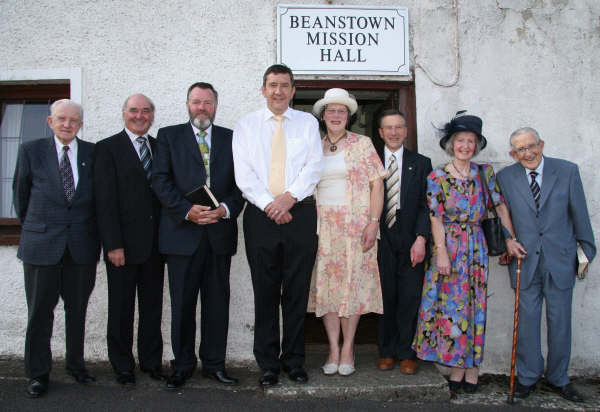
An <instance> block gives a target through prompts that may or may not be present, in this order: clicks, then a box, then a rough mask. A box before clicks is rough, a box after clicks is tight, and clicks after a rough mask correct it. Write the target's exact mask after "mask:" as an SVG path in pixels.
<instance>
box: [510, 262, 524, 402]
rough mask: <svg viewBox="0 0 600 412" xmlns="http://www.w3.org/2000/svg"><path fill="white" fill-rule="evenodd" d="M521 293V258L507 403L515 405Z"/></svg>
mask: <svg viewBox="0 0 600 412" xmlns="http://www.w3.org/2000/svg"><path fill="white" fill-rule="evenodd" d="M520 291H521V258H518V259H517V288H516V289H515V320H514V324H513V344H512V358H511V360H510V394H509V395H508V400H507V402H508V403H510V404H514V403H515V360H516V358H517V337H518V335H519V293H520Z"/></svg>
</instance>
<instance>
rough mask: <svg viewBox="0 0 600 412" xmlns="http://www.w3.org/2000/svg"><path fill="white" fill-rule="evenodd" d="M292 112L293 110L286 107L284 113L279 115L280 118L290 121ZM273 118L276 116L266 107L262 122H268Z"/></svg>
mask: <svg viewBox="0 0 600 412" xmlns="http://www.w3.org/2000/svg"><path fill="white" fill-rule="evenodd" d="M292 111H293V109H292V108H291V107H288V108H287V109H286V110H285V112H283V114H281V116H283V117H284V118H286V119H291V118H292ZM273 116H277V115H276V114H275V113H273V112H272V111H271V110H270V109H269V108H268V107H266V106H265V112H264V120H270V119H272V118H273Z"/></svg>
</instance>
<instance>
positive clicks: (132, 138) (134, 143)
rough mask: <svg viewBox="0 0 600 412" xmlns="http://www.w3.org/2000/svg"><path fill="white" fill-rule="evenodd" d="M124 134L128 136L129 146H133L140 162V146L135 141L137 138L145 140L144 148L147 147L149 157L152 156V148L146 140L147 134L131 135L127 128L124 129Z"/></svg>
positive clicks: (148, 140)
mask: <svg viewBox="0 0 600 412" xmlns="http://www.w3.org/2000/svg"><path fill="white" fill-rule="evenodd" d="M125 133H127V136H129V139H130V140H131V144H132V145H133V148H134V149H135V151H136V152H137V154H138V157H139V158H140V160H142V154H141V150H142V145H141V143H140V142H138V141H137V138H138V137H144V138H146V146H147V147H148V151H149V152H150V156H152V155H153V153H152V148H151V147H150V139H148V133H146V134H143V135H138V134H135V133H133V132H132V131H131V130H129V129H128V128H125Z"/></svg>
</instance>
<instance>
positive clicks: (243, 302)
mask: <svg viewBox="0 0 600 412" xmlns="http://www.w3.org/2000/svg"><path fill="white" fill-rule="evenodd" d="M288 3H299V2H293V1H290V2H288ZM305 3H308V4H326V2H323V1H321V2H319V1H310V2H305ZM333 3H334V4H338V2H335V1H334V2H333ZM343 3H344V4H366V3H368V4H369V5H392V6H393V5H398V4H397V2H393V1H369V2H366V1H345V2H343ZM453 3H454V2H453V1H452V0H439V1H434V0H427V1H416V0H411V1H404V2H403V4H402V5H405V6H407V7H408V8H409V18H410V42H411V50H412V56H411V62H412V63H411V67H412V69H413V72H414V80H415V84H416V96H417V123H418V135H419V140H418V143H419V150H420V151H421V152H422V153H424V154H425V155H427V156H430V157H431V158H432V160H433V163H434V165H439V164H441V163H443V162H444V161H445V160H446V158H445V156H444V154H443V153H442V151H441V149H440V148H439V146H438V140H437V137H436V134H435V130H434V128H433V126H432V123H433V124H435V125H438V126H439V125H441V124H443V122H445V121H447V120H448V119H449V118H450V117H451V116H452V115H453V114H454V112H455V111H456V110H459V109H465V108H467V109H469V111H470V112H471V113H473V114H478V115H480V116H481V117H482V118H483V119H484V134H485V135H486V136H487V138H488V141H489V144H488V148H487V149H486V150H485V151H483V152H482V153H481V154H480V156H479V160H480V161H486V162H492V163H493V164H494V166H496V167H502V166H504V165H506V164H509V163H510V158H509V157H508V155H507V151H508V135H509V134H510V132H511V131H512V130H514V129H516V128H517V127H520V126H524V125H528V126H532V127H535V128H537V129H538V130H539V132H540V134H541V136H542V138H543V139H544V140H545V141H546V146H545V149H546V154H548V155H550V156H558V157H563V158H566V159H569V160H572V161H575V162H577V163H578V164H579V165H580V167H581V174H582V177H583V180H584V185H585V187H586V193H587V196H588V206H589V209H590V213H591V215H592V223H593V226H594V228H595V229H596V231H598V230H599V228H600V221H599V217H598V214H597V209H598V208H597V206H598V202H599V201H600V195H599V194H598V193H599V190H598V189H600V182H599V181H597V180H595V179H594V167H593V160H594V159H595V158H597V157H598V156H597V155H598V150H597V144H596V143H595V138H596V137H597V136H598V135H599V134H600V133H599V130H598V125H599V124H600V122H599V120H600V119H599V117H600V115H599V114H598V110H597V103H599V97H598V96H600V86H599V85H598V81H597V76H596V77H594V71H595V69H596V68H597V67H600V47H599V46H600V44H599V43H600V42H599V37H600V21H599V20H598V15H600V3H599V2H597V1H595V0H571V1H569V0H496V1H485V2H480V1H477V0H464V1H456V3H457V4H458V26H456V24H455V18H454V11H453ZM339 4H341V2H339ZM276 5H277V2H276V1H271V0H257V1H253V2H237V1H231V0H223V1H220V2H204V3H202V2H200V3H199V2H193V1H184V0H174V1H169V2H159V1H152V0H150V1H139V0H132V1H130V2H127V3H118V2H88V1H84V0H72V1H66V0H62V1H61V0H54V1H49V0H40V1H38V2H26V3H24V2H21V1H16V0H0V21H1V22H2V24H1V25H0V44H3V45H4V46H3V47H2V48H0V81H2V80H7V78H6V76H5V77H2V74H3V73H4V74H6V73H13V74H14V72H15V71H16V72H18V71H27V70H34V69H35V70H52V69H61V70H73V69H75V70H77V69H78V68H80V69H81V73H82V77H81V95H82V98H81V101H82V103H83V105H84V107H85V110H86V118H85V126H84V130H83V136H84V138H85V139H86V140H90V141H97V140H99V139H102V138H104V137H107V136H109V135H111V134H113V133H115V132H117V131H119V130H120V129H121V127H122V123H121V118H120V107H121V105H122V102H123V100H124V99H125V98H126V96H128V95H130V94H132V93H135V92H143V93H145V94H147V95H148V96H150V97H151V98H152V99H153V100H154V102H155V104H156V106H157V111H156V123H155V125H154V127H153V128H152V129H151V132H152V133H156V130H157V129H158V128H159V127H161V126H165V125H169V124H173V123H180V122H183V121H185V120H186V117H187V113H186V109H185V104H184V103H185V92H186V89H187V87H188V86H189V85H190V84H191V83H193V82H195V81H200V80H202V81H209V82H211V83H212V84H213V85H214V86H215V87H216V88H217V90H219V92H220V99H219V103H220V104H219V108H218V113H217V119H216V122H217V123H218V124H220V125H223V126H227V127H233V126H234V125H235V122H236V120H237V119H238V118H239V117H240V116H241V115H242V114H244V113H246V112H248V111H250V110H253V109H254V108H256V107H258V106H259V105H261V104H262V102H263V98H262V96H261V94H260V90H259V88H260V85H261V76H262V73H263V71H264V69H265V68H266V67H267V66H269V65H270V64H272V63H274V62H275V58H276V50H275V46H276V22H275V10H276ZM455 33H458V36H459V37H458V39H459V41H458V44H459V47H458V52H459V55H460V62H461V64H460V75H459V76H458V81H457V82H456V84H455V85H453V86H451V87H439V86H437V85H435V84H434V83H433V82H432V81H431V80H430V79H429V77H428V76H427V75H426V74H425V72H424V71H423V69H422V68H421V67H423V68H425V69H426V70H427V71H428V72H429V73H430V76H431V77H432V78H433V79H434V80H436V81H437V82H438V83H452V82H453V79H454V78H455V77H456V76H455V75H456V69H455V61H456V60H455V50H454V42H455ZM415 56H416V61H417V62H418V63H419V64H420V66H417V67H415ZM307 78H311V77H307ZM355 78H358V77H355ZM11 79H12V80H14V78H11ZM375 79H377V77H375ZM381 79H385V80H390V78H389V77H388V78H384V77H382V78H381ZM392 80H393V79H392ZM239 246H240V247H239V252H238V254H237V255H236V256H235V257H234V262H233V265H232V272H231V316H230V332H229V345H228V357H229V359H230V361H236V362H250V363H251V362H252V359H253V355H252V338H253V336H252V328H253V319H254V318H253V299H252V296H253V295H252V287H251V283H250V276H249V270H248V267H247V264H246V260H245V253H244V247H243V240H242V239H240V244H239ZM15 254H16V248H14V247H0V267H1V268H2V269H1V270H0V279H2V284H3V285H4V287H3V288H2V289H1V290H0V323H1V324H2V325H3V326H2V328H0V356H22V353H23V343H24V328H25V324H26V319H27V309H26V304H25V296H24V291H23V282H22V269H21V265H20V262H19V261H18V260H17V259H16V257H15ZM492 260H493V261H495V260H496V259H492ZM597 272H598V269H597V266H596V265H592V267H591V271H590V274H589V278H588V279H587V280H585V281H584V282H577V286H576V288H575V296H574V304H573V312H574V314H573V348H572V362H571V373H572V374H591V375H598V374H600V336H599V335H600V330H599V329H598V327H597V325H598V319H599V315H598V313H600V300H599V299H598V294H599V291H600V281H599V280H598V273H597ZM489 278H490V281H489V293H490V297H489V300H488V302H489V306H488V324H487V342H486V361H485V363H484V371H485V372H506V371H507V370H508V367H509V359H510V344H511V342H510V336H511V331H512V306H513V293H512V291H511V290H510V288H509V284H508V276H507V273H506V270H505V269H504V268H501V267H499V266H497V264H496V263H493V264H492V268H491V271H490V276H489ZM164 306H165V308H164V321H163V335H164V340H165V359H170V358H171V350H170V340H169V330H170V328H169V317H170V311H169V299H168V291H167V282H165V302H164ZM198 316H200V314H198ZM63 325H64V322H63V318H62V313H61V310H57V312H56V326H55V333H54V338H53V352H54V353H55V355H57V356H61V355H63V354H64V350H63V349H64V342H63V337H64V336H63V331H64V329H63ZM105 329H106V280H105V271H104V264H103V263H100V264H99V266H98V275H97V281H96V288H95V290H94V293H93V294H92V297H91V302H90V306H89V310H88V327H87V336H86V344H87V346H86V354H87V357H88V358H90V359H106V344H105V338H104V336H105Z"/></svg>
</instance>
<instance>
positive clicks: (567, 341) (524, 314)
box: [498, 127, 596, 402]
mask: <svg viewBox="0 0 600 412" xmlns="http://www.w3.org/2000/svg"><path fill="white" fill-rule="evenodd" d="M510 145H511V151H510V155H511V156H512V157H513V159H515V160H516V163H515V164H513V165H511V166H509V167H507V168H505V169H504V170H502V171H501V172H500V173H498V182H499V183H500V187H501V189H502V194H503V195H504V200H505V201H506V204H507V206H508V208H509V210H510V212H511V215H512V221H513V225H514V229H515V232H516V235H517V238H518V239H519V242H520V243H521V244H522V245H523V246H524V247H525V249H526V251H527V252H526V253H521V254H520V255H518V256H517V258H521V259H522V271H521V279H520V280H521V282H520V305H519V326H518V339H517V359H516V364H517V370H518V382H517V385H516V389H515V396H517V397H518V398H526V397H527V396H529V394H530V393H531V392H533V391H534V390H535V386H536V383H537V381H538V380H539V379H540V378H541V377H542V374H543V373H544V358H543V357H542V350H541V333H540V323H541V312H542V302H543V300H544V299H545V300H546V318H547V324H548V360H547V365H546V369H545V370H546V371H545V377H546V380H547V381H548V382H549V384H550V385H551V386H552V387H553V388H554V389H555V390H556V392H558V393H559V394H560V395H561V396H562V397H563V398H565V399H568V400H570V401H573V402H583V401H584V399H583V396H581V394H580V393H579V392H578V391H577V390H576V389H575V387H574V386H573V384H572V383H571V382H570V381H569V377H568V375H567V370H568V367H569V360H570V357H571V303H572V298H573V287H574V285H575V271H576V265H577V249H578V245H579V246H580V248H581V250H582V252H583V254H585V257H586V258H587V260H589V261H590V262H591V261H592V259H593V258H594V256H595V255H596V246H595V244H594V234H593V232H592V226H591V223H590V218H589V215H588V209H587V205H586V200H585V194H584V191H583V184H582V182H581V177H580V176H579V169H578V167H577V165H576V164H574V163H571V162H569V161H566V160H561V159H554V158H551V157H546V156H543V154H542V153H543V149H544V142H543V141H542V140H541V139H540V136H539V134H538V132H537V131H536V130H534V129H532V128H530V127H523V128H520V129H517V130H516V131H514V132H513V133H512V134H511V136H510ZM586 270H587V268H585V269H584V270H583V271H584V272H585V271H586ZM509 272H510V276H511V282H512V287H513V288H516V261H513V262H512V263H511V265H510V266H509Z"/></svg>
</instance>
